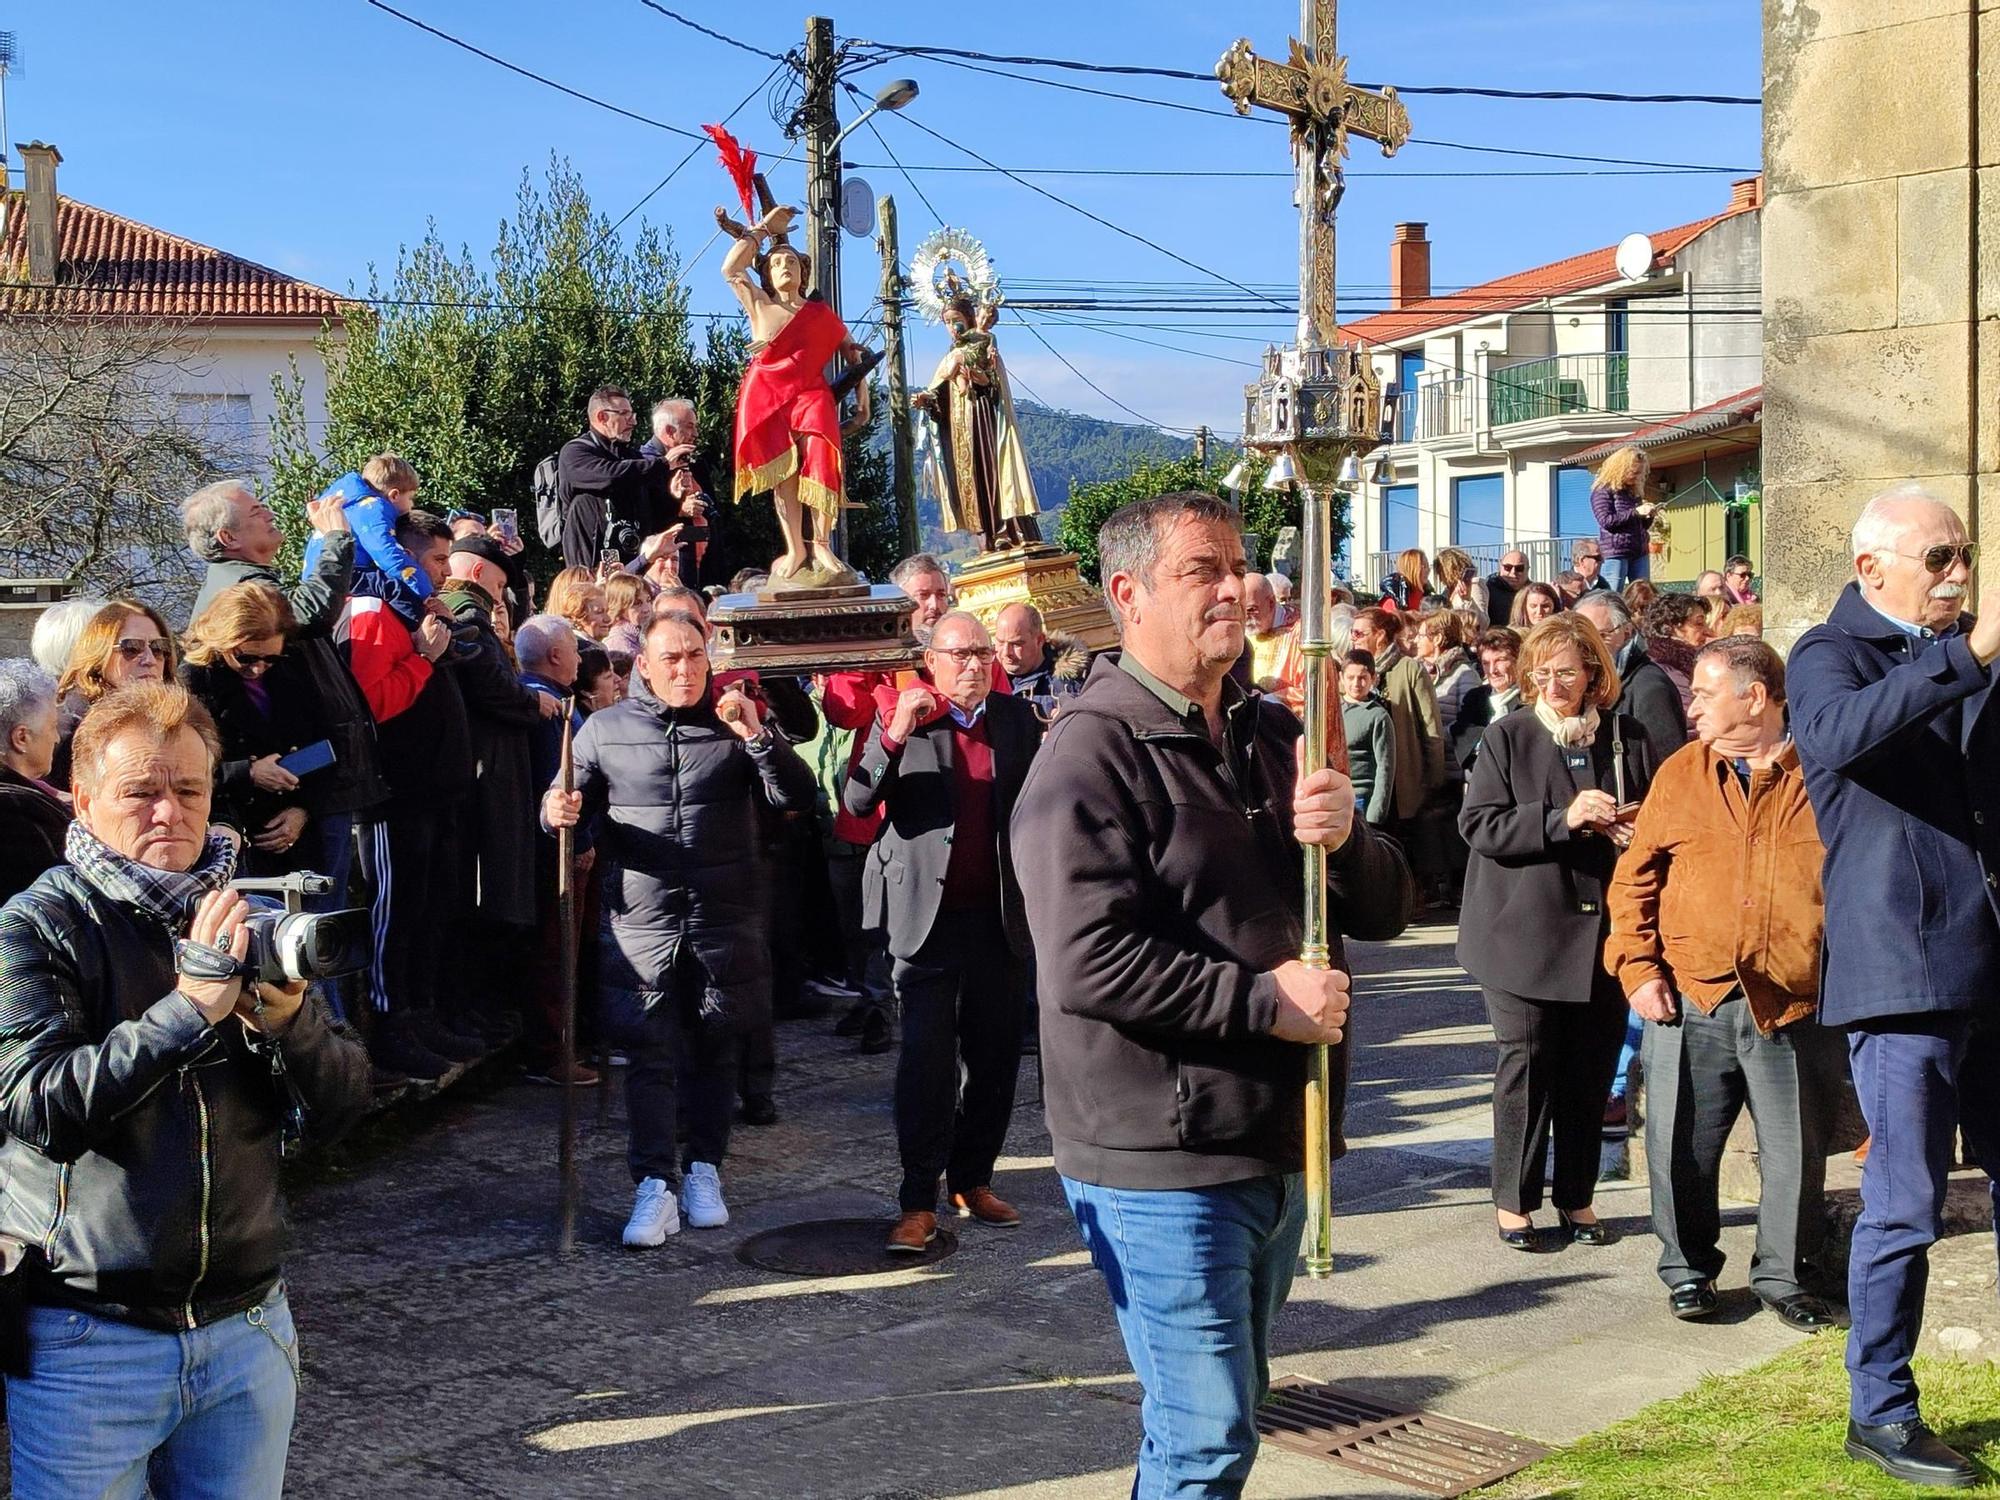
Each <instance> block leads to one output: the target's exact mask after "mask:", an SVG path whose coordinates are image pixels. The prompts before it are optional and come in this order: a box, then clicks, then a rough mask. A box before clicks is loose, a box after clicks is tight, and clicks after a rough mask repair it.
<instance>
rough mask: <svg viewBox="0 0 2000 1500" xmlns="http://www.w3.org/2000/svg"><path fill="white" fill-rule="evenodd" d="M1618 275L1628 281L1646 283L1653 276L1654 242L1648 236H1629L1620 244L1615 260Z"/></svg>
mask: <svg viewBox="0 0 2000 1500" xmlns="http://www.w3.org/2000/svg"><path fill="white" fill-rule="evenodd" d="M1613 264H1615V265H1616V266H1617V267H1618V274H1619V275H1620V276H1623V277H1624V278H1625V279H1626V280H1627V281H1644V280H1645V279H1646V278H1647V277H1648V276H1650V275H1652V274H1653V241H1652V238H1651V237H1650V236H1648V235H1643V234H1628V235H1626V236H1625V238H1624V239H1622V240H1620V241H1619V242H1618V254H1617V256H1616V257H1614V259H1613Z"/></svg>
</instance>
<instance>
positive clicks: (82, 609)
mask: <svg viewBox="0 0 2000 1500" xmlns="http://www.w3.org/2000/svg"><path fill="white" fill-rule="evenodd" d="M110 602H111V601H110V600H109V599H98V598H95V597H93V596H90V595H79V596H78V597H76V598H74V599H64V600H62V601H61V602H60V603H57V604H51V605H50V606H49V607H48V608H47V609H45V610H43V611H42V616H41V618H40V619H39V620H37V621H35V633H34V637H33V639H31V640H30V641H29V643H28V654H29V655H31V656H33V657H34V658H35V664H36V665H37V666H39V667H40V668H41V669H42V670H43V671H44V672H49V673H52V674H54V675H55V676H58V677H60V676H61V675H62V673H63V669H64V668H66V667H67V666H68V665H69V656H70V652H72V651H73V650H75V649H76V638H77V637H78V636H80V635H82V634H83V627H84V626H86V625H88V624H89V623H90V620H91V616H93V615H95V614H96V613H97V612H98V611H99V610H100V609H102V608H104V606H105V605H107V604H109V603H110Z"/></svg>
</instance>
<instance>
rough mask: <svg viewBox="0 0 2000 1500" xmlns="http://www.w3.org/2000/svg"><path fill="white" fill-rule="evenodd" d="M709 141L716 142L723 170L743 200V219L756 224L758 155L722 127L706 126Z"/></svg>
mask: <svg viewBox="0 0 2000 1500" xmlns="http://www.w3.org/2000/svg"><path fill="white" fill-rule="evenodd" d="M701 128H702V129H703V130H705V131H707V132H708V135H709V139H711V140H712V141H714V142H715V148H716V150H717V151H718V152H719V153H720V154H721V156H722V169H723V170H724V171H725V172H727V173H728V174H729V180H730V181H731V182H734V183H735V184H736V195H737V197H739V198H741V199H742V200H743V217H744V218H745V219H748V220H749V221H750V222H752V223H755V222H756V219H757V207H756V204H757V200H756V198H755V197H754V196H753V193H752V189H753V188H754V187H755V186H756V176H757V153H756V152H755V151H745V150H744V149H743V146H742V144H741V142H739V141H738V140H737V139H736V137H735V136H733V135H731V134H730V133H729V132H728V131H727V130H724V129H723V128H722V127H721V126H720V125H704V126H702V127H701Z"/></svg>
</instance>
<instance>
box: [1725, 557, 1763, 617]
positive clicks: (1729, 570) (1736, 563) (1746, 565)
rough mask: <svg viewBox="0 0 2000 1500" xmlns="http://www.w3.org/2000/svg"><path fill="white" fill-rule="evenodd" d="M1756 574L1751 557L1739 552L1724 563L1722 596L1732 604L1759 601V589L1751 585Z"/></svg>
mask: <svg viewBox="0 0 2000 1500" xmlns="http://www.w3.org/2000/svg"><path fill="white" fill-rule="evenodd" d="M1753 576H1755V575H1754V573H1753V571H1752V569H1751V567H1750V559H1749V558H1747V557H1744V556H1743V555H1742V554H1740V553H1739V554H1738V555H1736V556H1735V557H1732V558H1730V559H1729V561H1728V562H1726V563H1724V564H1723V565H1722V597H1723V598H1725V599H1727V600H1728V601H1729V602H1730V604H1731V605H1732V606H1734V605H1738V604H1755V603H1757V591H1756V590H1755V589H1753V588H1751V587H1750V580H1751V578H1752V577H1753Z"/></svg>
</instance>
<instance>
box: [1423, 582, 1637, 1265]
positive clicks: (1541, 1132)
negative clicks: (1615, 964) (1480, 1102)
mask: <svg viewBox="0 0 2000 1500" xmlns="http://www.w3.org/2000/svg"><path fill="white" fill-rule="evenodd" d="M1520 673H1521V677H1520V680H1521V684H1522V696H1523V707H1522V709H1521V711H1520V712H1518V713H1513V714H1509V715H1507V716H1506V717H1504V718H1502V719H1499V720H1496V721H1495V722H1494V723H1493V724H1492V725H1491V726H1490V727H1489V728H1488V729H1487V731H1486V733H1485V735H1484V736H1483V738H1482V739H1481V740H1480V747H1479V758H1478V759H1477V760H1476V761H1474V762H1473V767H1472V778H1471V781H1470V783H1469V784H1468V785H1467V788H1466V794H1465V807H1464V810H1463V811H1462V812H1461V813H1460V815H1459V822H1458V826H1459V831H1460V832H1461V833H1463V834H1464V836H1465V842H1466V845H1467V847H1468V848H1469V849H1470V850H1471V853H1472V857H1471V862H1470V864H1469V866H1468V868H1467V870H1466V879H1465V902H1464V905H1463V907H1462V909H1461V911H1460V914H1459V927H1458V961H1459V963H1460V964H1461V965H1463V966H1464V968H1465V969H1466V971H1467V972H1468V973H1470V974H1471V975H1472V976H1473V977H1474V978H1475V979H1477V980H1478V981H1479V983H1480V986H1481V987H1482V989H1483V990H1484V992H1485V996H1486V1009H1487V1014H1488V1015H1489V1016H1490V1017H1491V1019H1492V1022H1493V1034H1494V1039H1495V1041H1496V1042H1497V1043H1498V1045H1499V1056H1498V1059H1497V1061H1496V1063H1495V1065H1494V1070H1493V1202H1494V1207H1495V1209H1496V1211H1497V1216H1498V1227H1499V1231H1500V1238H1501V1239H1502V1240H1503V1241H1504V1242H1505V1243H1507V1244H1509V1245H1511V1246H1513V1247H1514V1248H1515V1249H1519V1250H1534V1249H1538V1248H1540V1241H1539V1239H1538V1237H1537V1235H1536V1231H1535V1227H1534V1223H1533V1221H1532V1219H1531V1218H1530V1217H1529V1216H1530V1215H1531V1214H1532V1213H1534V1211H1535V1210H1536V1209H1538V1208H1540V1207H1541V1203H1542V1186H1543V1184H1542V1177H1543V1170H1542V1163H1543V1161H1544V1160H1545V1158H1546V1157H1547V1154H1548V1147H1549V1137H1550V1134H1551V1132H1553V1134H1554V1137H1555V1182H1554V1184H1553V1188H1552V1191H1551V1193H1550V1197H1551V1198H1552V1199H1553V1200H1554V1203H1555V1207H1556V1212H1557V1215H1558V1217H1559V1219H1560V1225H1559V1229H1560V1233H1561V1236H1562V1238H1563V1239H1565V1240H1573V1241H1575V1242H1576V1243H1578V1244H1586V1245H1603V1244H1609V1243H1610V1242H1611V1236H1610V1232H1609V1231H1608V1230H1606V1229H1605V1228H1604V1227H1603V1226H1602V1225H1600V1224H1599V1223H1598V1221H1597V1214H1596V1211H1595V1210H1594V1209H1593V1208H1592V1207H1591V1200H1592V1198H1593V1197H1594V1196H1595V1195H1596V1188H1597V1166H1598V1157H1599V1151H1600V1134H1601V1131H1602V1128H1603V1120H1604V1099H1605V1095H1606V1094H1607V1093H1608V1092H1609V1090H1610V1087H1611V1075H1612V1071H1613V1068H1614V1066H1615V1065H1616V1063H1617V1060H1618V1048H1619V1044H1620V1042H1621V1040H1622V1039H1623V1037H1624V1034H1625V1013H1626V1006H1625V998H1624V995H1623V994H1622V993H1621V991H1620V990H1619V987H1618V985H1617V983H1616V982H1615V981H1614V980H1612V979H1611V978H1610V976H1609V975H1607V974H1606V973H1605V971H1604V963H1603V958H1604V939H1605V936H1606V934H1607V933H1608V932H1609V930H1610V917H1609V915H1608V914H1607V911H1606V903H1605V890H1606V887H1608V886H1609V884H1610V882H1611V872H1612V867H1613V866H1614V865H1616V864H1617V862H1618V855H1619V852H1620V851H1621V850H1622V849H1624V848H1625V846H1626V845H1627V844H1629V843H1630V842H1631V838H1632V832H1631V830H1632V817H1633V816H1634V814H1636V812H1637V810H1638V804H1639V799H1640V798H1641V797H1642V796H1643V795H1644V794H1645V791H1646V787H1647V786H1648V784H1649V783H1650V782H1651V781H1652V776H1653V765H1654V756H1653V750H1652V747H1651V746H1650V745H1649V744H1648V743H1647V740H1646V733H1645V731H1644V730H1643V729H1642V728H1640V727H1639V725H1638V723H1637V722H1636V721H1635V720H1633V719H1631V718H1629V717H1627V716H1626V715H1623V714H1620V713H1617V712H1616V711H1615V710H1613V709H1612V707H1611V705H1612V704H1614V703H1616V702H1617V700H1618V672H1617V669H1616V668H1615V667H1614V666H1613V665H1612V663H1611V654H1610V652H1609V651H1607V650H1606V649H1605V645H1604V638H1603V637H1602V636H1600V635H1599V634H1598V633H1597V627H1596V626H1594V625H1592V624H1591V623H1590V621H1588V620H1587V619H1584V618H1582V617H1581V616H1579V615H1576V614H1560V615H1556V616H1554V617H1553V618H1551V619H1547V620H1544V621H1543V622H1542V623H1541V624H1539V625H1537V626H1536V627H1535V628H1534V630H1533V631H1531V632H1530V633H1529V635H1528V638H1527V640H1526V641H1525V642H1524V643H1523V645H1522V647H1521V662H1520Z"/></svg>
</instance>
